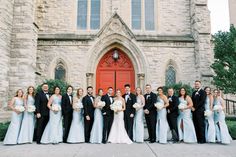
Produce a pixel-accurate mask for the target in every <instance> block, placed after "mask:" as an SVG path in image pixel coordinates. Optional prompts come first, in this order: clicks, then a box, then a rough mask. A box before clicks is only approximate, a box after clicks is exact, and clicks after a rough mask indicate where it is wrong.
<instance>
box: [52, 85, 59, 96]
mask: <svg viewBox="0 0 236 157" xmlns="http://www.w3.org/2000/svg"><path fill="white" fill-rule="evenodd" d="M56 88H58V89H59V90H60V93H59V94H61V88H60V87H59V86H55V87H54V88H53V92H54V94H55V90H56Z"/></svg>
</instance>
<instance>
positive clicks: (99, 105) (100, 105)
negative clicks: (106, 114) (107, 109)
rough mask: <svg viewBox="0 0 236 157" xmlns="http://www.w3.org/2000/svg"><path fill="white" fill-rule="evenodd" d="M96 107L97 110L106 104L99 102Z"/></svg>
mask: <svg viewBox="0 0 236 157" xmlns="http://www.w3.org/2000/svg"><path fill="white" fill-rule="evenodd" d="M97 105H98V108H103V107H104V106H105V105H106V103H105V101H99V102H98V104H97Z"/></svg>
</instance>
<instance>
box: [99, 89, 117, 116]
mask: <svg viewBox="0 0 236 157" xmlns="http://www.w3.org/2000/svg"><path fill="white" fill-rule="evenodd" d="M112 99H113V97H112ZM101 101H104V102H105V103H106V105H105V106H104V107H103V108H102V113H103V114H104V113H106V115H108V116H112V115H113V114H114V112H113V111H112V110H111V108H110V105H111V104H112V103H113V102H111V100H110V97H109V96H108V94H106V95H103V96H102V98H101ZM113 101H114V100H113Z"/></svg>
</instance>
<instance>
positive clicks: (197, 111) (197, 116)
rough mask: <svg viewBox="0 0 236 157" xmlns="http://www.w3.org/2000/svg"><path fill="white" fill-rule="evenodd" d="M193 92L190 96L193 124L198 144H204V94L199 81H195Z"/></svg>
mask: <svg viewBox="0 0 236 157" xmlns="http://www.w3.org/2000/svg"><path fill="white" fill-rule="evenodd" d="M195 89H196V90H195V91H194V92H193V94H192V100H193V108H192V113H193V123H194V127H195V131H196V135H197V141H198V143H205V142H206V139H205V116H204V111H205V100H206V96H207V95H206V92H205V91H204V90H203V89H202V88H201V81H199V80H196V81H195Z"/></svg>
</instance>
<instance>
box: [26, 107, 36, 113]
mask: <svg viewBox="0 0 236 157" xmlns="http://www.w3.org/2000/svg"><path fill="white" fill-rule="evenodd" d="M35 110H36V107H35V106H34V105H28V107H27V111H28V112H30V113H33V112H35Z"/></svg>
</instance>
